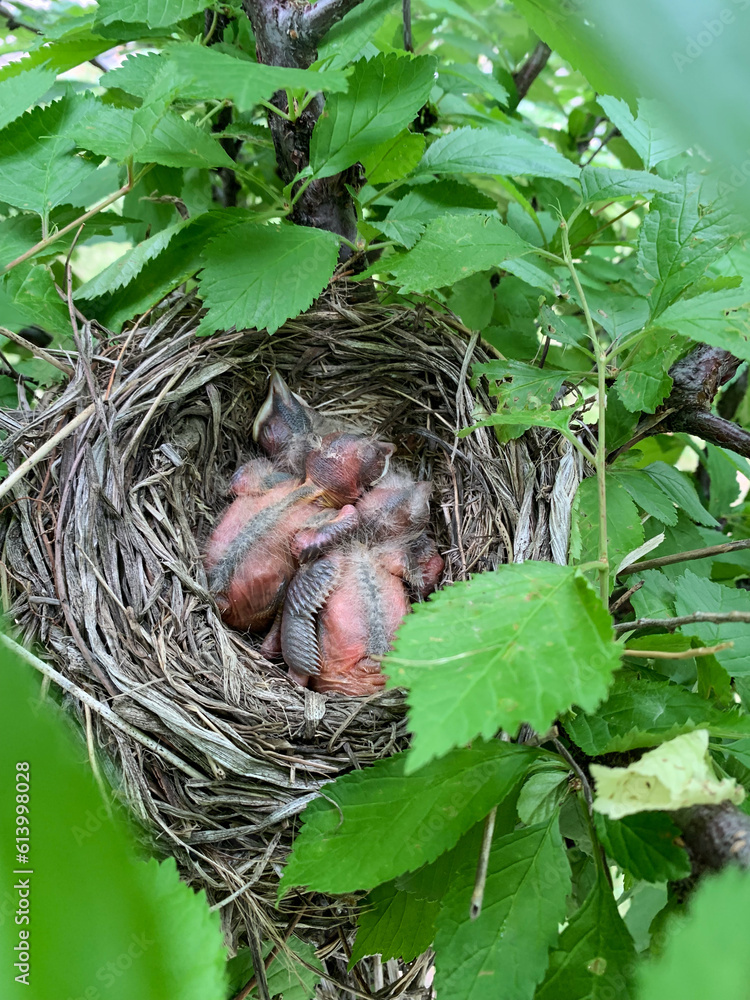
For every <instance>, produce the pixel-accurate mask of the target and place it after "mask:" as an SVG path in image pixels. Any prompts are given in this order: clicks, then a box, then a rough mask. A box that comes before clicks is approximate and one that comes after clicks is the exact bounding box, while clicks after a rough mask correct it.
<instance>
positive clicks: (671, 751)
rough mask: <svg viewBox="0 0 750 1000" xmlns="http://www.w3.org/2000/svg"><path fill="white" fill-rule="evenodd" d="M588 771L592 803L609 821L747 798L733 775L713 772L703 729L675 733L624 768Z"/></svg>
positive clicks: (594, 767)
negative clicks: (593, 789) (719, 776)
mask: <svg viewBox="0 0 750 1000" xmlns="http://www.w3.org/2000/svg"><path fill="white" fill-rule="evenodd" d="M589 770H590V771H591V777H592V778H593V779H594V782H595V783H596V797H595V798H594V805H593V808H594V809H595V810H596V812H600V813H604V815H606V816H608V817H609V818H610V819H613V820H616V819H622V818H623V817H624V816H631V815H633V814H635V813H640V812H649V811H650V810H652V809H657V810H665V811H668V812H672V811H674V810H677V809H686V808H688V807H689V806H695V805H718V804H719V803H721V802H733V803H734V804H735V805H739V803H740V802H742V800H743V799H744V798H745V790H744V788H742V786H741V785H738V784H737V782H736V781H735V780H734V779H733V778H722V779H720V780H719V779H717V778H716V777H715V774H714V771H713V768H712V766H711V763H710V760H709V757H708V730H706V729H696V730H694V732H692V733H685V734H684V735H683V736H676V737H675V738H674V739H672V740H669V741H668V742H667V743H662V744H661V746H659V747H657V749H656V750H649V751H648V753H644V755H643V756H642V757H641V758H640V759H639V760H637V761H635V762H634V763H632V764H630V765H629V766H628V767H604V766H602V765H601V764H591V765H589Z"/></svg>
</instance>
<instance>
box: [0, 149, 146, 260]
mask: <svg viewBox="0 0 750 1000" xmlns="http://www.w3.org/2000/svg"><path fill="white" fill-rule="evenodd" d="M147 169H148V168H147ZM142 176H143V171H141V173H140V174H139V176H138V178H137V179H138V180H140V177H142ZM134 184H135V181H134V180H132V179H131V180H128V183H127V184H124V185H123V186H122V187H121V188H119V189H118V190H117V191H115V193H114V194H111V195H110V196H109V197H108V198H105V199H104V201H102V202H100V203H99V204H98V205H94V207H93V208H90V209H89V210H88V212H84V213H83V215H79V216H78V218H77V219H74V220H73V221H72V222H69V223H68V225H67V226H63V227H62V229H58V230H57V232H56V233H53V234H52V235H51V236H48V237H47V238H46V239H44V240H40V241H39V242H38V243H35V244H34V246H33V247H31V249H30V250H27V251H26V253H22V254H21V256H20V257H16V259H15V260H12V261H11V262H10V264H6V265H5V267H4V268H3V270H2V271H0V274H6V273H7V272H8V271H11V270H12V269H13V268H14V267H17V266H18V265H19V264H23V262H24V261H25V260H28V259H29V257H33V256H34V254H37V253H39V251H40V250H46V249H47V247H48V246H51V245H52V244H53V243H55V242H56V241H57V240H59V239H60V238H61V237H62V236H67V234H68V233H69V232H72V230H74V229H76V228H77V227H78V226H82V225H83V224H84V223H86V222H88V221H89V219H93V217H94V216H95V215H98V213H99V212H101V211H103V209H105V208H108V207H109V206H110V205H112V204H114V202H116V201H117V200H118V199H119V198H122V197H123V195H126V194H127V193H128V192H129V191H130V190H131V188H132V187H133V185H134Z"/></svg>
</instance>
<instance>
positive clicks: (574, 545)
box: [570, 475, 676, 586]
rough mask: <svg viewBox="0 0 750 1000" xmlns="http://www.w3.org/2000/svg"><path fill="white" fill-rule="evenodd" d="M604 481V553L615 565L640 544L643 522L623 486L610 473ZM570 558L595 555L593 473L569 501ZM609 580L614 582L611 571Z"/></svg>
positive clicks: (596, 517)
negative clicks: (605, 515) (605, 499)
mask: <svg viewBox="0 0 750 1000" xmlns="http://www.w3.org/2000/svg"><path fill="white" fill-rule="evenodd" d="M606 485H607V553H608V558H609V564H610V566H611V567H612V568H613V569H617V567H618V566H619V565H620V563H621V562H622V560H623V559H624V558H625V556H627V555H628V554H629V553H630V552H633V551H634V550H635V549H637V548H638V546H639V545H642V544H643V526H642V524H641V519H640V517H639V515H638V510H637V508H636V506H635V504H634V503H633V501H632V500H631V499H630V496H629V494H628V492H627V490H626V489H625V488H624V487H623V486H622V485H621V484H620V483H619V482H618V481H617V480H616V479H613V478H612V477H611V476H610V475H607V484H606ZM675 520H676V518H675ZM570 558H571V560H575V561H576V562H583V563H586V562H596V561H597V560H598V558H599V486H598V483H597V480H596V478H595V477H593V476H592V477H590V478H589V479H584V480H583V482H582V483H581V485H580V486H579V487H578V492H577V493H576V496H575V500H574V501H573V515H572V522H571V531H570ZM610 583H611V585H612V586H614V584H615V579H614V574H613V575H612V579H611V581H610Z"/></svg>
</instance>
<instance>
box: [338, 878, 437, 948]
mask: <svg viewBox="0 0 750 1000" xmlns="http://www.w3.org/2000/svg"><path fill="white" fill-rule="evenodd" d="M439 912H440V902H439V900H433V899H419V898H418V897H417V896H415V895H414V894H413V893H411V892H403V891H400V890H399V889H397V888H396V884H395V883H394V882H386V883H385V885H380V886H378V887H377V888H376V889H373V891H372V892H371V893H370V895H369V896H368V897H367V901H366V902H365V904H364V909H363V910H362V912H361V915H360V917H359V925H358V929H357V938H356V940H355V942H354V947H353V948H352V957H351V960H350V962H349V967H350V968H351V967H352V965H354V964H355V963H356V962H358V961H359V960H360V959H361V958H365V957H366V956H367V955H380V957H381V961H383V962H387V961H388V959H390V958H400V959H401V960H402V961H404V962H411V961H412V960H413V959H415V958H417V957H418V956H419V955H421V954H422V952H423V951H426V950H427V949H428V948H429V947H430V945H431V944H432V942H433V939H434V937H435V921H436V920H437V915H438V913H439Z"/></svg>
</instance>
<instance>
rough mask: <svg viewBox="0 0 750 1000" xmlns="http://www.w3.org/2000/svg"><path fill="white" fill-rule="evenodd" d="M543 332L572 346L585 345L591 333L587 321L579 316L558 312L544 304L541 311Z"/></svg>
mask: <svg viewBox="0 0 750 1000" xmlns="http://www.w3.org/2000/svg"><path fill="white" fill-rule="evenodd" d="M540 321H541V328H542V333H543V334H545V335H546V336H549V337H551V338H552V339H553V340H557V341H559V342H560V343H561V344H564V345H567V346H570V347H585V346H586V345H587V344H588V340H589V333H588V330H587V329H586V325H585V322H584V321H583V319H582V318H580V317H578V316H566V315H561V314H560V313H556V312H555V311H554V309H551V308H550V306H542V309H541V312H540Z"/></svg>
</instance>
